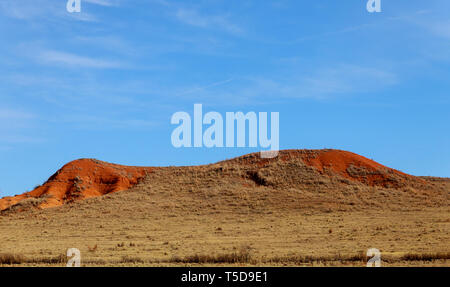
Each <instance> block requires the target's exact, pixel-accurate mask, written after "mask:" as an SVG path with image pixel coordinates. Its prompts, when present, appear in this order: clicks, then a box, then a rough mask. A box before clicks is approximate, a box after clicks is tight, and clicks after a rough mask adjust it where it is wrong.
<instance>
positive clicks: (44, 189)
mask: <svg viewBox="0 0 450 287" xmlns="http://www.w3.org/2000/svg"><path fill="white" fill-rule="evenodd" d="M155 170H163V171H164V173H165V176H164V177H163V178H161V184H166V183H167V184H169V185H172V183H173V182H178V181H180V180H181V181H182V184H183V185H184V186H185V187H186V186H191V185H192V182H193V181H194V180H200V181H206V182H210V181H213V182H214V184H216V185H217V184H218V183H219V182H222V183H221V184H223V185H225V186H227V185H228V186H234V184H235V183H236V182H239V183H240V184H241V186H243V187H251V186H253V185H254V186H265V187H270V188H271V189H274V190H280V189H286V188H303V189H307V190H309V191H314V190H321V189H326V190H328V191H329V192H331V194H330V196H331V197H333V196H337V195H338V194H339V192H338V191H342V190H343V189H347V187H348V186H349V185H353V186H360V187H379V188H392V189H401V188H405V187H410V188H414V187H415V188H419V189H420V190H421V192H422V193H426V194H428V195H430V194H431V192H432V191H431V190H432V184H430V183H428V182H427V181H426V180H424V179H422V178H419V177H414V176H410V175H407V174H405V173H402V172H400V171H397V170H394V169H391V168H388V167H385V166H383V165H381V164H379V163H377V162H375V161H372V160H369V159H367V158H365V157H362V156H360V155H357V154H354V153H351V152H347V151H341V150H286V151H281V152H280V154H279V156H278V157H277V158H274V159H261V158H260V157H259V155H258V154H250V155H245V156H242V157H238V158H235V159H232V160H228V161H223V162H219V163H217V164H212V165H207V166H198V167H167V168H155V167H131V166H122V165H117V164H111V163H106V162H102V161H98V160H95V159H80V160H76V161H73V162H70V163H68V164H66V165H65V166H63V167H62V168H61V169H60V170H59V171H58V172H56V173H55V174H54V175H52V176H51V177H50V178H49V179H48V181H47V182H46V183H44V184H43V185H42V186H39V187H37V188H36V189H34V190H33V191H31V192H28V193H24V194H22V195H18V196H15V197H5V198H2V199H0V211H4V210H9V211H11V210H19V211H20V210H24V209H28V208H30V207H36V208H49V207H55V206H60V205H64V204H66V203H71V202H73V201H77V200H82V199H87V198H92V197H98V196H102V195H105V194H109V193H114V192H117V191H122V190H127V189H130V188H131V187H133V186H135V185H136V184H137V183H138V182H139V181H142V180H144V178H148V176H149V175H150V174H151V173H152V172H154V171H155ZM192 171H196V172H197V173H199V174H198V175H195V178H192V176H193V175H192V174H191V175H189V176H187V178H184V177H183V174H185V175H186V172H187V173H191V172H192ZM186 180H187V181H186ZM192 188H194V189H195V188H202V186H192ZM236 188H239V187H236ZM174 189H176V188H175V187H174ZM333 190H334V193H335V194H332V193H333Z"/></svg>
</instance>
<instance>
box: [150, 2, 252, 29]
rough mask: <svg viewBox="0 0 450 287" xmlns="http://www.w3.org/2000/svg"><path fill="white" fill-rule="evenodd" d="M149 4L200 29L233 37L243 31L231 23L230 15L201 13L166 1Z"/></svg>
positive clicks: (195, 9)
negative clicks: (211, 30) (157, 6)
mask: <svg viewBox="0 0 450 287" xmlns="http://www.w3.org/2000/svg"><path fill="white" fill-rule="evenodd" d="M151 2H152V3H154V4H157V5H160V6H163V7H165V8H166V9H169V10H170V14H171V15H173V16H174V17H175V18H176V19H177V20H178V21H179V22H181V23H183V24H187V25H190V26H193V27H198V28H202V29H213V30H222V31H225V32H228V33H230V34H235V35H239V34H243V33H244V29H243V28H242V27H241V26H239V25H238V24H236V23H235V22H233V21H232V20H231V16H230V15H227V14H215V15H213V14H207V13H202V12H201V11H200V10H199V9H198V8H195V7H186V5H185V4H181V3H176V2H169V1H166V0H151Z"/></svg>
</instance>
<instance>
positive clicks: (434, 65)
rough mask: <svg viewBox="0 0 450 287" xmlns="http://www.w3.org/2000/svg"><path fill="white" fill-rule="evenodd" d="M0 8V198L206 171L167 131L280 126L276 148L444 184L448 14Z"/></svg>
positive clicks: (296, 8)
mask: <svg viewBox="0 0 450 287" xmlns="http://www.w3.org/2000/svg"><path fill="white" fill-rule="evenodd" d="M66 2H67V1H66V0H34V1H30V0H1V1H0V41H1V42H0V43H1V45H0V53H1V55H2V56H1V57H0V100H1V104H0V197H1V196H5V195H13V194H19V193H22V192H25V191H26V190H30V189H32V188H33V187H34V186H35V185H37V184H41V183H43V182H44V181H45V180H46V179H47V178H48V177H49V176H50V175H51V174H53V173H54V172H55V171H56V170H57V169H59V168H60V167H61V166H62V165H63V164H65V163H67V162H68V161H71V160H74V159H77V158H86V157H87V158H97V159H101V160H104V161H109V162H115V163H120V164H127V165H144V166H160V165H192V164H203V163H211V162H215V161H218V160H223V159H226V158H232V157H234V156H238V155H241V154H245V153H249V152H254V151H257V150H256V149H251V148H221V149H206V148H201V149H194V148H191V149H188V148H181V149H175V148H174V147H173V146H172V144H171V141H170V139H171V133H172V131H173V129H174V128H175V127H174V126H173V125H171V124H170V118H171V116H172V114H173V113H175V112H177V111H186V112H189V113H191V114H192V112H193V105H194V104H195V103H201V104H203V109H204V111H205V112H207V111H218V112H220V113H222V114H225V112H227V111H231V112H234V111H243V112H248V111H255V112H279V113H280V147H281V149H288V148H299V149H302V148H314V149H316V148H337V149H344V150H349V151H353V152H356V153H359V154H361V155H364V156H366V157H368V158H372V159H374V160H376V161H378V162H380V163H382V164H385V165H388V166H390V167H393V168H396V169H399V170H402V171H404V172H407V173H411V174H414V175H434V176H447V177H449V176H450V128H449V122H450V113H449V110H448V109H449V107H450V105H449V103H450V97H449V91H450V89H449V88H450V81H449V79H450V1H447V0H429V1H421V0H409V1H404V0H382V13H373V14H370V13H368V12H367V11H366V2H367V1H366V0H348V1H336V0H322V1H313V0H308V1H299V0H291V1H289V0H278V1H270V0H267V1H248V0H239V1H237V0H236V1H235V0H209V1H207V0H196V1H169V0H147V1H126V0H82V12H81V13H73V14H69V13H68V12H67V11H66Z"/></svg>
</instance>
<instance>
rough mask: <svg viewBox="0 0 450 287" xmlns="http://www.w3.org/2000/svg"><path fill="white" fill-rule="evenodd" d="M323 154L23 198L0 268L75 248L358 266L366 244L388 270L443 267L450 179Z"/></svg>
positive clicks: (181, 259)
mask: <svg viewBox="0 0 450 287" xmlns="http://www.w3.org/2000/svg"><path fill="white" fill-rule="evenodd" d="M330 152H331V153H332V152H334V151H285V152H281V153H280V155H279V156H278V157H277V158H275V159H271V160H263V159H260V158H259V156H258V155H257V154H252V155H247V156H243V157H240V158H237V159H233V160H229V161H224V162H219V163H216V164H211V165H206V166H197V167H166V168H155V169H154V170H152V172H150V173H148V174H146V175H145V176H144V177H143V178H142V179H141V180H139V182H138V183H137V184H136V185H133V186H132V187H131V188H129V189H127V190H124V191H118V192H113V193H108V194H105V195H102V196H98V197H92V198H82V196H81V198H78V199H77V200H68V201H67V202H65V203H64V204H62V205H60V206H55V207H52V208H42V207H41V206H40V205H39V204H45V202H46V201H47V200H48V198H51V197H52V196H56V195H52V194H51V193H49V194H45V196H44V195H41V196H40V197H39V198H38V199H39V200H36V199H35V198H33V201H30V200H29V199H30V198H31V197H30V198H28V199H25V200H24V201H21V202H19V203H17V204H14V205H12V206H10V207H8V208H5V209H4V210H3V211H2V212H1V215H0V230H1V232H0V265H1V266H65V265H66V262H67V257H66V250H67V249H68V248H78V249H79V250H80V251H81V264H82V266H361V267H363V266H365V265H366V262H367V257H366V254H365V253H366V251H367V249H369V248H372V247H373V248H377V249H379V250H380V251H381V260H382V265H383V266H450V245H449V242H450V205H449V202H450V201H449V198H450V180H449V179H443V178H430V177H428V178H426V177H412V176H409V175H405V174H403V173H400V172H397V171H394V170H391V169H388V168H385V167H383V166H381V165H374V164H372V162H371V161H369V160H367V159H365V158H362V157H359V156H356V155H355V156H353V154H346V153H344V152H342V155H341V154H339V153H340V152H339V153H334V154H331V153H330ZM330 155H331V156H332V157H331V158H327V156H330ZM330 159H331V162H330ZM318 163H320V164H318ZM330 163H331V164H330ZM349 163H351V164H350V165H349ZM98 164H103V163H102V162H98ZM344 164H345V166H343V165H344ZM343 168H344V169H343ZM81 180H84V181H85V182H86V181H89V180H88V179H87V178H82V179H80V180H79V181H78V182H81ZM50 181H51V180H49V182H50ZM49 182H48V183H49ZM109 184H112V183H109ZM81 189H83V188H81ZM69 199H70V198H69ZM8 200H10V199H8ZM43 206H45V205H43Z"/></svg>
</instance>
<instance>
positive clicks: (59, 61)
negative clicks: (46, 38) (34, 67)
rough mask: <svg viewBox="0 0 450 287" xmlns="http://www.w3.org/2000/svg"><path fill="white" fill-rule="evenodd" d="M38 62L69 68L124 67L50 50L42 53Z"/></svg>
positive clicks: (115, 63)
mask: <svg viewBox="0 0 450 287" xmlns="http://www.w3.org/2000/svg"><path fill="white" fill-rule="evenodd" d="M38 60H39V61H40V62H43V63H46V64H56V65H64V66H70V67H83V68H97V69H111V68H120V67H124V65H123V64H122V63H120V62H116V61H109V60H101V59H96V58H90V57H84V56H79V55H76V54H71V53H66V52H59V51H51V50H50V51H42V52H41V53H40V55H39V58H38Z"/></svg>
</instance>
